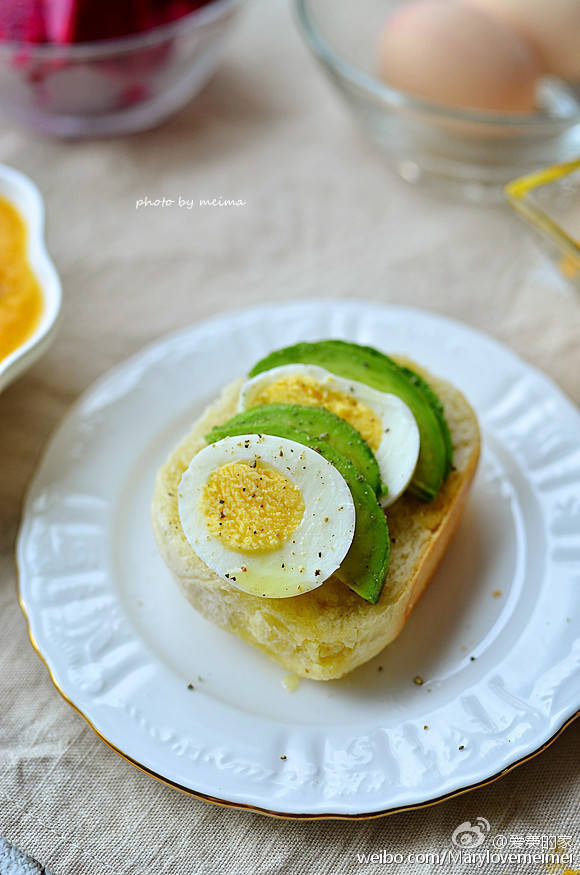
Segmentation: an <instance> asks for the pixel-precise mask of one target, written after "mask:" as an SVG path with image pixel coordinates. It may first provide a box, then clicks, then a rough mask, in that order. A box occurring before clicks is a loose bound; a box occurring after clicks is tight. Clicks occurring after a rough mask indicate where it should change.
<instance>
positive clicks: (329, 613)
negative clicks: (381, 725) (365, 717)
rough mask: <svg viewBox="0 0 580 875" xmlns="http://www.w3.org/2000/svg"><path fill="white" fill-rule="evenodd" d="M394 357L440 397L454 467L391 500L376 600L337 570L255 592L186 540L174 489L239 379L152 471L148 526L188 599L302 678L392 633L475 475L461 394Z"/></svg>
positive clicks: (335, 672)
mask: <svg viewBox="0 0 580 875" xmlns="http://www.w3.org/2000/svg"><path fill="white" fill-rule="evenodd" d="M397 360H398V361H399V362H400V363H401V364H405V365H407V366H408V367H412V368H413V370H415V371H416V372H417V373H420V374H421V376H423V377H424V378H425V379H426V380H428V382H429V383H430V384H431V385H432V387H433V389H434V390H435V391H436V392H437V394H438V395H439V397H440V399H441V400H442V402H443V404H444V407H445V415H446V418H447V422H448V424H449V427H450V431H451V435H452V438H453V444H454V465H453V470H452V472H451V473H450V475H449V477H448V478H447V480H446V482H445V483H444V484H443V486H442V488H441V490H440V492H439V494H438V496H437V497H436V499H435V500H434V501H433V502H432V503H430V504H425V503H422V502H420V501H418V500H417V499H414V498H413V497H412V496H409V495H407V494H404V495H403V496H402V497H401V498H400V499H398V500H397V501H396V502H395V503H394V504H393V505H392V506H391V507H389V508H388V510H387V522H388V526H389V531H390V535H391V542H392V545H391V562H390V567H389V572H388V574H387V580H386V582H385V586H384V589H383V592H382V594H381V597H380V599H379V602H378V604H376V605H371V604H369V603H367V602H365V601H364V600H363V599H361V598H360V597H359V596H357V595H356V594H355V593H353V592H351V590H349V589H348V588H347V587H346V586H344V584H342V583H340V582H339V581H338V580H337V579H336V578H334V577H331V578H329V579H328V580H327V581H325V582H324V583H323V584H322V586H320V587H318V588H317V589H315V590H312V591H311V592H309V593H306V594H305V595H301V596H297V597H295V598H288V599H263V598H260V597H259V596H253V595H250V594H248V593H244V592H242V591H241V590H238V589H236V588H235V587H234V586H232V585H231V584H230V583H228V582H227V581H226V580H223V579H222V578H220V577H218V575H216V574H215V573H214V572H213V571H211V570H210V569H209V568H208V567H207V566H206V565H205V564H204V563H203V562H202V561H201V560H200V559H199V558H198V557H197V555H196V554H195V552H194V551H193V549H192V548H191V547H190V545H189V543H188V541H187V539H186V537H185V534H184V532H183V529H182V527H181V522H180V519H179V511H178V506H177V487H178V485H179V481H180V479H181V476H182V474H183V472H184V471H185V469H186V468H187V467H188V465H189V463H190V461H191V459H192V458H193V456H194V455H195V453H197V452H198V451H199V450H200V449H201V448H202V447H203V446H205V440H204V435H205V434H207V432H208V431H209V430H210V429H211V428H212V427H213V426H214V425H218V424H221V423H223V422H225V421H226V420H227V419H229V418H230V417H231V416H233V415H234V413H235V412H236V410H237V401H238V396H239V390H240V387H241V385H242V382H243V381H242V380H241V379H240V380H236V381H235V382H233V383H231V384H230V385H229V386H227V387H226V388H225V389H224V390H223V392H222V394H221V395H220V396H219V398H218V399H217V400H216V401H215V402H214V403H213V404H211V405H210V406H209V407H208V408H207V410H206V411H205V413H204V414H203V415H202V416H201V418H200V419H199V420H198V421H197V422H196V423H195V424H194V426H193V428H192V430H191V431H190V433H189V434H188V435H187V436H186V437H185V438H184V439H183V440H182V441H181V442H180V444H179V445H178V446H177V447H176V449H175V450H174V451H173V452H172V453H171V455H170V456H169V459H168V460H167V462H166V463H165V465H163V467H162V468H161V469H160V470H159V472H158V474H157V478H156V482H155V490H154V495H153V502H152V509H151V516H152V523H153V530H154V533H155V538H156V541H157V544H158V547H159V550H160V552H161V555H162V556H163V558H164V560H165V562H166V564H167V566H168V568H169V569H170V570H171V572H172V574H173V576H174V577H175V579H176V581H177V582H178V584H179V585H180V587H181V589H182V591H183V593H184V594H185V596H186V598H187V599H188V600H189V601H190V603H191V604H192V605H193V606H194V608H196V610H198V611H199V612H200V613H201V614H202V615H203V616H204V617H206V618H207V619H208V620H211V621H212V622H214V623H216V624H217V625H218V626H220V627H221V628H223V629H227V630H228V631H230V632H233V633H234V634H236V635H238V636H240V637H241V638H243V639H244V640H246V641H248V642H249V643H250V644H253V645H254V646H255V647H259V648H260V649H261V650H263V651H265V652H266V653H267V654H268V655H269V656H270V657H271V658H272V659H275V660H276V661H277V662H279V663H280V664H281V665H283V666H284V668H286V669H288V670H289V671H291V672H293V673H295V674H297V675H299V676H300V677H307V678H312V679H314V680H330V679H333V678H339V677H342V676H344V675H345V674H347V673H348V672H350V671H352V670H353V669H354V668H356V667H357V666H359V665H362V664H363V663H365V662H367V661H368V660H369V659H372V657H374V656H376V654H377V653H379V652H380V651H381V650H382V649H383V648H384V647H385V646H386V645H387V644H390V643H391V642H392V641H393V640H394V639H395V638H396V637H397V635H398V634H399V633H400V631H401V629H402V628H403V627H404V625H405V623H406V622H407V620H408V619H409V616H410V614H411V612H412V610H413V608H414V606H415V605H416V603H417V602H418V600H419V598H420V597H421V595H422V593H423V592H424V590H425V589H426V587H427V585H428V583H429V581H430V580H431V578H432V576H433V574H434V572H435V569H436V568H437V565H438V563H439V561H440V560H441V558H442V556H443V555H444V553H445V551H446V549H447V546H448V544H449V541H450V540H451V537H452V535H453V533H454V531H455V529H456V528H457V525H458V523H459V520H460V518H461V514H462V512H463V508H464V506H465V503H466V501H467V497H468V494H469V489H470V486H471V483H472V480H473V477H474V475H475V471H476V468H477V463H478V459H479V453H480V434H479V427H478V423H477V417H476V416H475V413H474V411H473V410H472V408H471V407H470V405H469V404H468V402H467V400H466V399H465V398H464V396H463V395H462V394H461V393H460V392H459V391H458V390H457V389H455V388H454V387H453V386H452V385H451V384H450V383H447V382H444V381H442V380H439V379H437V378H435V377H433V376H432V375H431V374H429V373H428V372H426V371H424V370H423V369H421V368H419V367H418V366H417V365H415V364H414V363H413V362H410V361H408V360H406V359H403V358H398V359H397Z"/></svg>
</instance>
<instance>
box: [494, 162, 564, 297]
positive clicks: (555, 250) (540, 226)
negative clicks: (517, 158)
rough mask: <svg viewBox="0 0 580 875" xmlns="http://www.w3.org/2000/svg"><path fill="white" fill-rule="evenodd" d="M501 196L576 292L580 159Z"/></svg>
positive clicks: (529, 179)
mask: <svg viewBox="0 0 580 875" xmlns="http://www.w3.org/2000/svg"><path fill="white" fill-rule="evenodd" d="M505 193H506V197H507V199H508V201H509V203H510V204H511V205H512V207H513V208H514V209H515V210H516V211H517V212H518V213H519V214H520V216H522V217H523V218H524V219H525V221H526V222H528V224H530V225H531V226H532V228H534V229H535V230H536V231H537V232H538V233H539V234H540V235H541V240H542V242H543V244H544V249H545V250H547V252H548V254H549V255H550V257H551V258H552V261H553V262H554V263H555V265H556V267H557V268H558V270H559V271H560V273H561V274H562V275H563V276H565V277H566V279H568V280H570V281H571V282H572V283H573V284H574V285H575V286H576V287H577V288H578V289H580V159H578V160H576V161H569V162H568V163H566V164H556V165H555V166H554V167H548V168H547V169H546V170H540V171H539V172H537V173H531V174H530V175H528V176H523V177H521V178H520V179H515V180H514V181H513V182H510V183H508V185H506V188H505Z"/></svg>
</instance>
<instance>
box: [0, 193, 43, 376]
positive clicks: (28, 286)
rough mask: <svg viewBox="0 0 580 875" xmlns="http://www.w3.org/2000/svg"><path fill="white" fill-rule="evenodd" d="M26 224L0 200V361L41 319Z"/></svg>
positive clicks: (8, 205) (2, 199)
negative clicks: (28, 253)
mask: <svg viewBox="0 0 580 875" xmlns="http://www.w3.org/2000/svg"><path fill="white" fill-rule="evenodd" d="M26 237H27V234H26V225H25V224H24V221H23V219H22V218H21V216H20V214H19V212H18V210H16V209H15V208H14V207H13V206H12V204H11V203H9V201H7V200H5V199H4V198H0V360H2V359H3V358H5V357H6V356H7V355H9V354H10V353H11V352H13V351H14V350H15V349H16V348H17V347H19V346H20V345H21V344H22V343H24V341H25V340H27V339H28V338H29V337H30V335H31V334H32V332H33V331H34V329H35V328H36V325H37V324H38V321H39V319H40V314H41V311H42V295H41V292H40V287H39V285H38V282H37V280H36V277H35V276H34V274H33V272H32V269H31V268H30V265H29V264H28V261H27V259H26Z"/></svg>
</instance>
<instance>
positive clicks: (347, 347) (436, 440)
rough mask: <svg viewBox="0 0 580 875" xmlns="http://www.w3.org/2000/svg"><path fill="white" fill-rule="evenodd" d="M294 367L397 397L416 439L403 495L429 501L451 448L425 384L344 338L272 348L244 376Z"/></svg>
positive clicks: (440, 480) (436, 401) (438, 403)
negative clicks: (322, 370)
mask: <svg viewBox="0 0 580 875" xmlns="http://www.w3.org/2000/svg"><path fill="white" fill-rule="evenodd" d="M294 363H300V364H311V365H319V366H320V367H323V368H326V370H327V371H331V373H333V374H336V375H337V376H339V377H346V379H349V380H358V381H359V382H360V383H366V385H367V386H372V387H373V388H374V389H378V390H379V391H380V392H390V393H392V394H393V395H397V396H398V397H399V398H401V400H402V401H404V402H405V404H407V405H408V406H409V408H410V409H411V411H412V413H413V416H414V417H415V420H416V422H417V425H418V427H419V433H420V437H421V447H420V450H419V459H418V461H417V467H416V468H415V473H414V475H413V479H412V481H411V485H410V487H409V491H410V492H412V493H413V494H414V495H415V496H416V497H417V498H420V499H421V500H422V501H432V500H433V499H434V498H435V496H436V495H437V493H438V492H439V489H440V488H441V485H442V484H443V482H444V480H445V478H446V477H447V475H448V473H449V471H450V470H451V465H452V462H453V445H452V442H451V435H450V433H449V428H448V426H447V422H446V421H445V417H444V415H443V405H442V404H441V401H440V400H439V398H438V397H437V395H436V394H435V392H434V391H433V389H432V388H431V387H430V386H429V384H428V383H427V382H426V381H425V380H423V379H422V378H421V377H420V376H419V375H418V374H415V373H414V372H413V371H411V370H410V369H409V368H403V367H400V366H399V365H397V363H396V362H395V361H393V359H391V358H389V357H388V356H386V355H384V353H382V352H379V351H378V350H376V349H374V348H373V347H371V346H360V345H359V344H356V343H348V342H347V341H344V340H320V341H317V342H315V343H297V344H295V345H294V346H287V347H285V348H284V349H279V350H276V351H275V352H272V353H270V355H267V356H266V357H265V358H263V359H261V360H260V361H259V362H258V363H257V364H256V365H254V367H253V368H252V370H251V371H250V377H255V376H256V374H260V373H262V372H263V371H269V370H271V369H272V368H277V367H279V366H281V365H288V364H294Z"/></svg>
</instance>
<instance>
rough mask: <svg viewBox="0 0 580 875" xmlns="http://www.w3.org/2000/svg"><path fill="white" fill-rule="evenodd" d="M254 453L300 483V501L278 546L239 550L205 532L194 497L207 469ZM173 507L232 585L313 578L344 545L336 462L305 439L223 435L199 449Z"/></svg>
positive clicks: (346, 514)
mask: <svg viewBox="0 0 580 875" xmlns="http://www.w3.org/2000/svg"><path fill="white" fill-rule="evenodd" d="M254 460H255V461H256V462H259V463H260V464H262V465H266V466H268V467H270V468H274V469H275V470H277V471H279V472H280V473H281V474H283V475H284V476H285V477H287V478H288V479H289V480H290V481H291V482H292V483H293V484H294V485H295V486H296V487H297V488H298V489H299V490H300V493H301V495H302V500H303V502H304V508H305V509H304V515H303V517H302V521H301V522H300V524H299V526H298V528H297V529H296V530H295V532H294V533H293V534H292V535H291V536H290V537H289V538H288V540H287V541H286V542H285V543H284V544H283V545H282V546H281V547H280V548H279V549H277V550H273V551H270V552H261V553H254V552H252V553H249V552H247V553H244V552H243V551H237V550H232V549H230V548H228V547H226V546H225V545H224V544H223V543H222V542H221V541H220V539H219V538H216V537H215V536H214V535H212V534H211V532H210V531H209V530H208V527H207V523H206V519H205V515H204V513H203V512H202V511H201V509H200V502H201V500H202V494H203V489H204V487H205V484H206V482H207V480H208V477H209V476H210V475H211V474H212V472H213V471H215V470H216V469H218V468H221V467H222V466H223V465H227V464H230V463H232V462H250V463H251V462H253V461H254ZM178 507H179V517H180V520H181V525H182V527H183V531H184V533H185V536H186V538H187V540H188V542H189V544H190V545H191V547H192V548H193V550H194V551H195V552H196V553H197V555H198V556H199V557H200V559H202V560H203V562H205V564H206V565H207V566H208V567H209V568H211V569H212V570H213V571H215V572H216V574H219V576H220V577H223V578H224V579H227V580H228V581H229V582H230V583H231V584H233V585H234V586H236V587H237V588H238V589H241V590H244V591H245V592H248V593H251V594H252V595H257V596H265V597H267V598H286V597H288V596H295V595H301V594H302V593H305V592H308V591H309V590H312V589H315V588H316V587H318V586H320V585H321V584H322V583H323V582H324V581H325V580H326V579H327V578H328V577H330V575H331V574H332V573H333V572H334V571H336V569H337V568H338V567H339V566H340V564H341V562H342V560H343V559H344V557H345V556H346V554H347V553H348V550H349V548H350V545H351V542H352V539H353V535H354V529H355V509H354V503H353V499H352V495H351V492H350V489H349V488H348V485H347V483H346V481H345V480H344V478H343V477H342V475H341V474H339V472H338V471H337V469H336V468H335V467H334V466H333V465H331V464H330V462H327V461H326V459H324V458H323V457H322V456H320V455H319V454H318V453H316V452H315V451H314V450H312V449H310V448H309V447H305V446H303V445H302V444H299V443H297V442H295V441H290V440H286V439H285V438H279V437H272V436H271V435H265V434H263V435H256V434H246V435H241V436H236V437H227V438H224V439H223V440H221V441H217V442H216V443H214V444H210V445H209V446H207V447H204V449H203V450H200V452H199V453H197V455H195V456H194V457H193V459H192V461H191V463H190V465H189V467H188V468H187V470H186V471H185V472H184V474H183V476H182V478H181V481H180V483H179V487H178ZM244 568H245V569H246V570H245V571H244V570H243V569H244Z"/></svg>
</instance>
